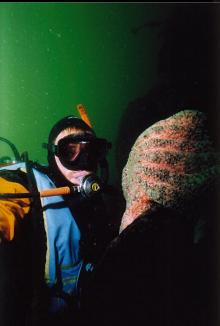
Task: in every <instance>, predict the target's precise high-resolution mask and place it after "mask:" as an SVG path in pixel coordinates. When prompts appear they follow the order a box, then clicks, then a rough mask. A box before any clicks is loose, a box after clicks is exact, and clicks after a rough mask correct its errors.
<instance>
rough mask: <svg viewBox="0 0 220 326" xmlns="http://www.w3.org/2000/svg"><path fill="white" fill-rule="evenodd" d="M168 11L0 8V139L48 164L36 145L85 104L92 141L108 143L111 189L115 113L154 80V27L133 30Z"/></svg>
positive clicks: (99, 6)
mask: <svg viewBox="0 0 220 326" xmlns="http://www.w3.org/2000/svg"><path fill="white" fill-rule="evenodd" d="M170 7H171V6H169V5H168V4H156V3H155V4H153V3H149V4H148V3H145V4H144V3H140V4H135V3H127V4H122V3H91V4H90V3H22V2H21V3H4V2H3V3H1V4H0V136H1V137H5V138H8V139H9V140H10V141H12V142H13V143H14V144H15V145H16V146H17V148H18V150H19V151H20V152H23V151H28V154H29V158H30V159H32V160H36V161H38V162H39V163H46V152H45V150H44V149H42V148H41V144H42V143H43V142H45V141H47V135H48V133H49V130H50V128H51V127H52V125H53V124H54V123H55V122H56V121H57V120H59V119H60V118H62V117H64V116H66V115H70V114H76V115H78V113H77V111H76V105H77V104H78V103H83V104H84V105H85V107H86V108H87V112H88V115H89V117H90V120H91V122H92V125H93V127H94V129H95V131H96V133H97V134H98V136H100V137H105V138H107V139H108V140H110V141H111V142H112V143H113V150H112V152H111V154H110V155H109V162H110V170H111V178H110V181H111V182H112V183H114V181H115V175H116V171H115V152H114V144H115V142H116V137H117V133H118V125H119V121H120V118H121V115H122V113H123V111H124V110H125V109H126V107H127V105H128V103H129V102H131V101H133V100H134V99H135V98H137V97H141V96H143V95H144V94H145V93H146V92H147V91H148V90H149V89H150V88H151V87H152V86H153V85H154V83H155V82H156V81H157V61H158V51H159V49H160V46H161V39H160V38H159V33H158V29H157V28H154V27H153V28H143V29H141V30H140V31H139V32H138V33H137V34H134V33H133V32H132V29H134V28H136V27H138V26H141V25H144V24H145V23H146V22H151V21H160V20H164V19H166V17H167V16H168V15H169V12H170ZM134 114H135V112H134ZM128 128H129V126H128ZM6 147H7V146H5V145H2V144H1V146H0V156H3V155H6V154H7V153H6V152H7V151H8V149H7V148H6ZM122 151H123V149H122ZM9 152H10V151H9ZM9 154H10V153H9ZM10 155H11V154H10Z"/></svg>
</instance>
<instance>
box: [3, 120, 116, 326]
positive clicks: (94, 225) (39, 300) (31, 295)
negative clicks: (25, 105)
mask: <svg viewBox="0 0 220 326" xmlns="http://www.w3.org/2000/svg"><path fill="white" fill-rule="evenodd" d="M43 146H44V148H46V149H47V151H48V166H42V165H39V164H38V163H35V162H32V161H29V160H28V159H27V158H26V160H24V161H22V160H21V161H20V162H17V163H15V164H11V165H8V164H7V165H6V166H5V167H1V169H0V192H1V195H0V239H1V244H0V256H1V259H0V261H1V266H0V268H1V281H0V316H1V317H0V318H1V325H2V326H13V325H16V326H20V325H22V326H24V325H28V326H29V325H30V326H33V325H34V326H35V325H44V324H46V325H53V326H54V325H58V324H59V325H60V324H62V325H70V324H72V323H75V324H76V325H77V323H79V322H80V321H79V308H80V299H79V298H80V291H81V288H82V287H83V286H84V284H86V280H87V277H88V278H89V275H90V274H91V271H92V269H93V266H94V265H95V264H96V262H97V260H98V259H99V257H100V255H101V253H102V250H103V249H104V247H105V246H106V244H107V243H108V242H109V241H110V239H112V237H113V234H112V233H113V231H112V228H111V222H110V218H109V217H108V216H109V215H108V214H107V212H106V207H105V196H104V195H103V192H104V191H102V190H104V189H105V187H106V184H107V179H108V164H107V160H106V155H107V153H108V151H109V149H110V147H111V144H110V143H109V142H108V141H107V140H105V139H102V138H98V137H97V136H96V134H95V132H94V130H93V129H92V128H91V127H90V126H89V125H88V124H86V123H85V122H84V121H83V120H82V119H80V118H77V117H75V116H67V117H65V118H63V119H61V120H60V121H58V122H57V123H56V124H55V125H54V127H53V128H52V129H51V131H50V133H49V137H48V143H47V144H43ZM97 175H99V176H97ZM57 187H66V188H68V187H69V189H71V191H70V194H67V195H65V196H62V194H61V195H59V194H58V195H56V196H50V197H49V196H48V197H47V196H46V197H41V196H40V193H41V192H42V191H43V190H44V189H49V190H52V189H56V188H57ZM3 193H10V194H12V195H11V197H10V196H9V195H8V197H7V196H6V197H4V196H3V195H2V194H3ZM19 195H20V196H19Z"/></svg>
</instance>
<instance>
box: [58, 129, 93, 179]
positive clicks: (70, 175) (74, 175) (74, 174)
mask: <svg viewBox="0 0 220 326" xmlns="http://www.w3.org/2000/svg"><path fill="white" fill-rule="evenodd" d="M80 134H83V131H82V130H78V129H75V128H69V129H65V130H62V131H61V132H60V133H59V135H58V136H57V138H56V139H55V142H54V144H55V145H57V143H58V141H59V140H61V139H63V138H64V137H67V136H69V135H80ZM55 161H56V165H57V167H58V169H59V171H60V172H61V173H62V175H63V176H64V177H65V178H66V179H67V180H68V181H70V182H71V183H73V184H75V185H80V181H81V179H82V178H83V177H85V176H86V175H89V174H91V173H92V172H93V171H87V170H77V171H74V170H69V169H67V168H66V167H65V166H63V164H62V163H61V161H60V159H59V157H57V156H55Z"/></svg>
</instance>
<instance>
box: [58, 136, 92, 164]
mask: <svg viewBox="0 0 220 326" xmlns="http://www.w3.org/2000/svg"><path fill="white" fill-rule="evenodd" d="M88 147H89V143H88V142H80V143H76V142H74V141H71V140H69V141H68V142H67V141H63V142H62V139H61V141H60V142H58V153H57V156H58V157H59V158H60V159H61V158H62V160H64V161H67V162H69V163H71V162H74V161H75V160H76V159H77V158H78V156H79V154H80V153H81V152H82V151H85V150H87V148H88Z"/></svg>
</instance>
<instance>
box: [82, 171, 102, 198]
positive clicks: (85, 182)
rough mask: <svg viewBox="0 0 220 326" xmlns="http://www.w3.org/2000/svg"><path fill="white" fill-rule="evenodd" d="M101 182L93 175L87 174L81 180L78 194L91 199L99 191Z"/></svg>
mask: <svg viewBox="0 0 220 326" xmlns="http://www.w3.org/2000/svg"><path fill="white" fill-rule="evenodd" d="M101 189H102V187H101V182H100V180H99V178H98V177H97V176H96V175H95V174H89V175H87V176H85V177H83V178H82V181H81V183H80V186H79V192H80V193H81V195H82V196H83V197H85V198H91V197H93V196H94V195H96V194H98V193H99V192H100V191H101Z"/></svg>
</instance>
